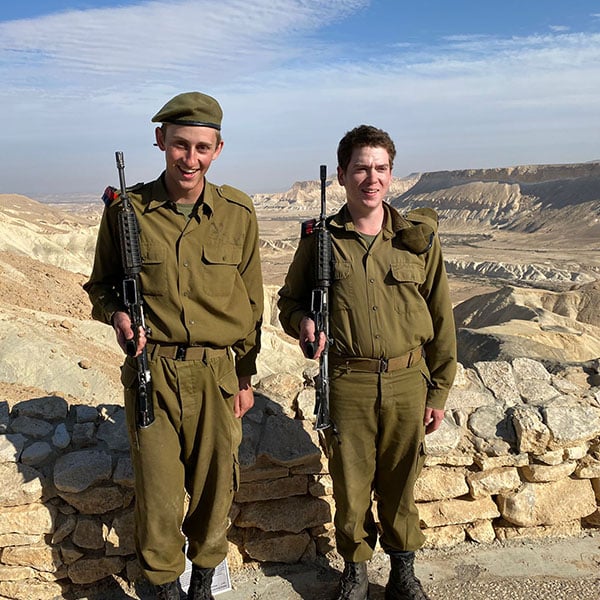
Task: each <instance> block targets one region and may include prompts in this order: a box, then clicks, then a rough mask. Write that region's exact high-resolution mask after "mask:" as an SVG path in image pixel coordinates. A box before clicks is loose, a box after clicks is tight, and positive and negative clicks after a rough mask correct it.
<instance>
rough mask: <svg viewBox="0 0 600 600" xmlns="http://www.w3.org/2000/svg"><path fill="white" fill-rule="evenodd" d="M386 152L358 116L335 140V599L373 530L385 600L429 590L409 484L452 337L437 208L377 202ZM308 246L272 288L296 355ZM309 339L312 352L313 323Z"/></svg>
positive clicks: (384, 142) (436, 405)
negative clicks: (339, 198)
mask: <svg viewBox="0 0 600 600" xmlns="http://www.w3.org/2000/svg"><path fill="white" fill-rule="evenodd" d="M395 154H396V151H395V147H394V143H393V141H392V140H391V139H390V137H389V135H388V134H387V133H386V132H384V131H382V130H380V129H377V128H375V127H372V126H367V125H361V126H359V127H357V128H355V129H353V130H352V131H349V132H348V133H347V134H346V135H345V136H344V137H343V138H342V140H341V141H340V143H339V146H338V168H337V176H338V181H339V183H340V184H341V185H342V186H344V187H345V190H346V204H345V205H344V206H343V207H342V208H341V210H340V211H339V212H338V213H337V214H336V215H334V216H333V217H330V218H329V219H327V228H328V230H329V231H330V233H331V239H332V257H333V269H332V271H333V274H332V283H331V287H330V298H329V315H330V319H329V331H330V337H331V339H332V343H331V346H330V349H329V359H328V362H329V377H330V411H331V412H330V414H331V421H332V426H331V427H329V428H328V429H326V430H325V441H326V445H327V451H328V456H329V466H330V472H331V476H332V479H333V493H334V499H335V504H336V513H335V527H336V544H337V549H338V552H339V553H340V555H341V556H342V557H343V558H344V561H345V567H344V571H343V574H342V577H341V579H340V585H339V588H338V591H337V594H336V597H335V598H336V600H364V599H365V598H367V597H368V586H369V582H368V578H367V566H366V561H368V560H369V559H370V558H371V556H372V554H373V551H374V548H375V545H376V542H377V540H378V539H379V542H380V544H381V546H382V548H383V549H384V551H385V552H387V553H388V554H389V555H390V558H391V569H390V578H389V581H388V583H387V586H386V592H385V598H386V600H424V599H426V598H427V596H426V595H425V592H424V591H423V588H422V586H421V584H420V582H419V580H418V579H417V578H416V577H415V574H414V552H415V550H417V549H418V548H420V547H421V546H422V544H423V541H424V536H423V534H422V533H421V530H420V525H419V515H418V511H417V507H416V505H415V501H414V493H413V492H414V484H415V480H416V478H417V476H418V475H419V472H420V470H421V467H422V464H423V458H424V438H425V434H426V433H430V432H433V431H435V430H436V429H438V428H439V426H440V424H441V422H442V419H443V417H444V404H445V401H446V398H447V396H448V392H449V389H450V386H451V385H452V382H453V379H454V375H455V370H456V338H455V329H454V320H453V314H452V304H451V302H450V296H449V290H448V282H447V278H446V272H445V269H444V263H443V259H442V252H441V249H440V242H439V239H438V236H437V215H436V213H435V212H434V211H433V210H431V209H419V210H415V211H412V212H410V213H409V214H408V215H406V216H402V215H400V214H399V213H398V212H397V211H396V210H395V209H394V208H392V207H391V206H390V205H389V204H387V203H386V202H384V200H383V199H384V197H385V195H386V194H387V192H388V188H389V186H390V182H391V178H392V165H393V161H394V157H395ZM304 229H305V230H307V229H309V228H304ZM315 248H316V244H315V240H314V239H312V236H311V235H305V236H303V237H302V239H301V240H300V243H299V246H298V249H297V251H296V254H295V256H294V259H293V261H292V264H291V265H290V268H289V271H288V274H287V277H286V280H285V284H284V286H283V287H282V288H281V290H280V291H279V296H280V298H279V309H280V320H281V323H282V325H283V328H284V330H285V331H286V332H287V333H288V334H290V335H292V336H294V337H296V338H298V339H299V341H300V346H301V348H302V349H303V351H304V353H305V355H306V354H307V353H306V345H307V343H308V342H314V341H315V323H314V321H313V320H312V318H311V316H310V306H311V304H310V298H311V290H312V287H313V286H314V285H315V276H314V274H315V260H316V257H315ZM316 341H317V342H319V349H318V351H317V353H316V355H315V358H319V356H320V354H321V352H322V351H323V349H324V346H325V343H326V341H325V336H324V334H323V333H322V332H321V333H320V337H319V339H317V340H316ZM373 502H376V503H377V515H378V518H379V525H380V528H379V529H378V526H377V524H376V519H375V516H374V513H373Z"/></svg>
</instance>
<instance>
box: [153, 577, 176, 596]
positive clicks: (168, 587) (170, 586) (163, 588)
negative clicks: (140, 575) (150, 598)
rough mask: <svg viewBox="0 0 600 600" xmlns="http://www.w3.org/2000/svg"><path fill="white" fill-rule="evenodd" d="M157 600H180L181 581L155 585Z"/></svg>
mask: <svg viewBox="0 0 600 600" xmlns="http://www.w3.org/2000/svg"><path fill="white" fill-rule="evenodd" d="M154 591H155V592H156V600H179V581H178V580H177V581H170V582H169V583H163V584H162V585H155V586H154Z"/></svg>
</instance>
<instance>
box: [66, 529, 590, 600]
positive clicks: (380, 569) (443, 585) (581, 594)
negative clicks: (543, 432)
mask: <svg viewBox="0 0 600 600" xmlns="http://www.w3.org/2000/svg"><path fill="white" fill-rule="evenodd" d="M342 566H343V564H342V561H341V559H340V557H339V556H337V555H334V556H332V557H330V558H329V559H328V560H327V559H325V558H324V557H321V558H320V559H319V560H316V561H314V562H312V563H306V564H297V565H280V564H270V565H262V566H261V567H257V566H250V567H246V568H245V569H243V570H240V571H237V572H235V573H233V574H232V585H233V589H232V590H231V591H229V592H224V593H222V594H218V595H217V596H216V600H331V598H333V596H334V593H335V589H336V587H337V581H338V578H339V575H340V571H341V568H342ZM416 572H417V575H418V576H419V578H420V579H421V581H422V583H423V587H424V588H425V590H426V592H427V594H428V595H429V597H430V599H431V600H457V599H461V600H462V599H465V600H600V531H598V530H594V531H590V532H587V533H585V534H583V535H581V536H580V537H577V538H565V539H545V540H533V541H531V540H528V541H515V540H513V541H510V542H504V543H498V542H495V543H493V544H488V545H477V544H472V543H471V544H467V543H465V544H461V545H459V546H456V547H454V548H451V549H448V550H423V551H420V552H418V553H417V562H416ZM388 574H389V566H388V560H387V557H386V556H385V555H383V554H382V553H377V554H376V555H375V556H374V557H373V559H372V560H371V561H370V562H369V581H370V600H383V599H384V588H385V584H386V581H387V577H388ZM109 587H110V589H108V588H105V589H103V590H100V589H98V588H97V587H96V588H95V589H93V590H91V589H90V590H88V593H87V595H86V594H83V595H82V594H80V595H78V596H76V598H77V600H84V599H85V600H129V599H131V600H152V599H153V598H154V595H153V594H152V592H151V591H150V590H149V589H148V587H147V586H138V587H137V588H136V589H135V590H134V589H131V588H128V587H125V586H121V587H119V586H118V585H116V582H113V584H112V585H111V586H109ZM67 598H68V599H69V600H72V599H74V598H75V597H74V596H65V599H67Z"/></svg>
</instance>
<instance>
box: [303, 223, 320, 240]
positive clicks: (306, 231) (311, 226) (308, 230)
mask: <svg viewBox="0 0 600 600" xmlns="http://www.w3.org/2000/svg"><path fill="white" fill-rule="evenodd" d="M317 223H318V221H317V219H310V220H309V221H304V222H303V223H302V231H301V233H300V237H303V238H305V237H308V236H309V235H312V234H313V233H314V232H315V231H316V230H317Z"/></svg>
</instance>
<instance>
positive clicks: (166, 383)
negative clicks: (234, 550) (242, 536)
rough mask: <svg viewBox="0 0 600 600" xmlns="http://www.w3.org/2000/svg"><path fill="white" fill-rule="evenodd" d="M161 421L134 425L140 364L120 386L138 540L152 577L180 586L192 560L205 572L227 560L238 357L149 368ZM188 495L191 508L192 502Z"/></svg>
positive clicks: (127, 369)
mask: <svg viewBox="0 0 600 600" xmlns="http://www.w3.org/2000/svg"><path fill="white" fill-rule="evenodd" d="M150 372H151V376H152V386H153V392H152V401H153V406H154V414H155V421H154V422H153V423H152V424H151V425H150V426H149V427H147V428H143V429H140V428H136V426H135V387H136V381H137V379H136V373H137V371H136V370H135V361H134V360H133V359H130V358H128V359H127V360H126V362H125V364H124V365H123V368H122V374H121V380H122V382H123V384H124V386H125V408H126V412H127V423H128V429H129V437H130V442H131V457H132V463H133V470H134V476H135V541H136V549H137V554H138V559H139V561H140V564H141V567H142V570H143V572H144V575H145V576H146V578H147V579H148V580H149V581H150V582H151V583H152V584H154V585H159V584H163V583H167V582H169V581H173V580H175V579H177V577H179V575H181V573H182V572H183V571H184V569H185V554H184V545H185V542H186V538H187V541H188V550H187V554H188V557H189V559H190V560H191V562H192V563H193V564H195V565H197V566H199V567H203V568H212V567H215V566H217V565H218V564H219V563H220V562H221V561H222V560H223V559H224V558H225V556H226V555H227V547H228V543H227V537H226V531H227V526H228V515H229V510H230V508H231V503H232V500H233V494H234V492H235V490H236V489H237V485H238V482H239V467H238V462H237V451H238V446H239V444H240V442H241V438H242V427H241V420H240V419H236V418H235V416H234V414H233V396H234V394H235V393H237V391H238V382H237V376H236V374H235V370H234V365H233V361H232V359H231V357H230V356H229V355H225V354H224V353H223V351H219V354H218V356H211V353H210V351H207V356H206V357H205V359H204V360H190V361H177V360H172V359H168V358H161V357H156V358H154V359H152V360H151V361H150ZM186 495H187V496H188V500H189V502H187V503H186Z"/></svg>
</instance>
